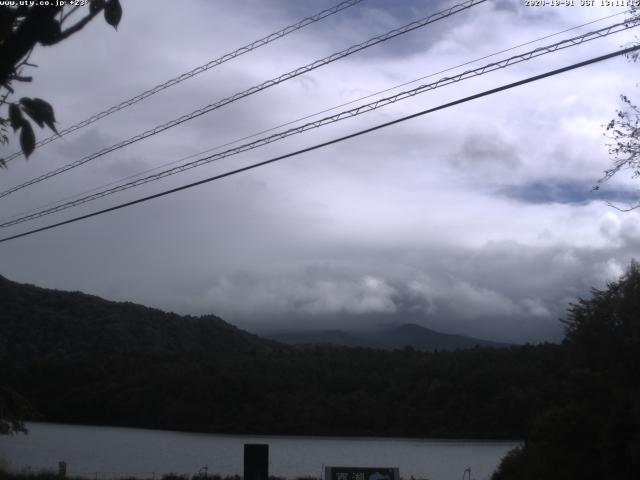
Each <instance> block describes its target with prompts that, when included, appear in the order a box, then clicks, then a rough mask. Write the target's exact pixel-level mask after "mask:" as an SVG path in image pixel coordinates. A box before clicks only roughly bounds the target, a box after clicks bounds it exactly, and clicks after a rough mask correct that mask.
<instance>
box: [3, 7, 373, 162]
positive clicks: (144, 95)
mask: <svg viewBox="0 0 640 480" xmlns="http://www.w3.org/2000/svg"><path fill="white" fill-rule="evenodd" d="M363 1H364V0H347V1H345V2H342V3H339V4H337V5H335V6H333V7H331V8H328V9H326V10H323V11H321V12H319V13H317V14H315V15H313V16H311V17H307V18H304V19H302V20H300V21H299V22H297V23H294V24H293V25H289V26H287V27H285V28H283V29H281V30H278V31H277V32H274V33H271V34H269V35H267V36H266V37H263V38H261V39H259V40H255V41H253V42H251V43H248V44H247V45H245V46H243V47H240V48H238V49H236V50H234V51H233V52H230V53H227V54H225V55H223V56H221V57H219V58H216V59H215V60H211V61H209V62H207V63H205V64H204V65H200V66H199V67H196V68H194V69H192V70H190V71H188V72H186V73H183V74H182V75H178V76H177V77H174V78H171V79H169V80H167V81H166V82H163V83H161V84H159V85H156V86H155V87H153V88H150V89H149V90H145V91H144V92H142V93H140V94H138V95H136V96H135V97H131V98H130V99H128V100H124V101H123V102H121V103H119V104H118V105H115V106H112V107H110V108H108V109H106V110H103V111H102V112H99V113H96V114H95V115H93V116H91V117H89V118H87V119H85V120H82V121H81V122H78V123H76V124H75V125H72V126H70V127H68V128H65V129H64V130H61V131H60V132H59V135H51V136H50V137H47V138H44V139H42V140H40V141H39V142H37V143H36V146H37V147H41V146H43V145H46V144H47V143H50V142H52V141H54V140H55V139H57V138H59V137H62V136H64V135H67V134H69V133H71V132H75V131H76V130H79V129H81V128H83V127H86V126H87V125H91V124H92V123H94V122H97V121H98V120H100V119H102V118H104V117H107V116H109V115H111V114H112V113H115V112H117V111H119V110H122V109H124V108H127V107H130V106H131V105H134V104H136V103H138V102H140V101H142V100H144V99H145V98H148V97H150V96H151V95H155V94H156V93H158V92H161V91H162V90H165V89H167V88H169V87H173V86H174V85H177V84H179V83H181V82H184V81H185V80H188V79H189V78H192V77H195V76H196V75H199V74H201V73H203V72H206V71H207V70H210V69H212V68H213V67H217V66H218V65H222V64H223V63H225V62H228V61H229V60H233V59H234V58H237V57H239V56H240V55H244V54H245V53H249V52H251V51H253V50H256V49H257V48H260V47H263V46H265V45H267V44H269V43H271V42H274V41H276V40H279V39H280V38H283V37H285V36H287V35H289V34H290V33H293V32H295V31H297V30H300V29H302V28H304V27H306V26H308V25H311V24H313V23H316V22H319V21H320V20H322V19H324V18H326V17H329V16H331V15H334V14H336V13H338V12H340V11H342V10H345V9H347V8H349V7H352V6H354V5H356V4H358V3H361V2H363ZM21 155H22V151H18V152H14V153H12V154H11V155H9V156H8V157H7V158H5V159H4V161H5V163H6V162H9V161H11V160H13V159H15V158H18V157H20V156H21Z"/></svg>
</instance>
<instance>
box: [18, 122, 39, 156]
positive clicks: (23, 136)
mask: <svg viewBox="0 0 640 480" xmlns="http://www.w3.org/2000/svg"><path fill="white" fill-rule="evenodd" d="M20 147H21V148H22V153H24V156H25V158H29V155H31V154H32V153H33V151H34V150H35V149H36V136H35V134H34V133H33V128H32V127H31V124H30V123H29V122H28V121H26V120H23V122H22V130H21V131H20Z"/></svg>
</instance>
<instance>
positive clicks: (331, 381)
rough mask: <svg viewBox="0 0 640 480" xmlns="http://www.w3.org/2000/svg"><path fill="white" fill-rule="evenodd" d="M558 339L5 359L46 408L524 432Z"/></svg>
mask: <svg viewBox="0 0 640 480" xmlns="http://www.w3.org/2000/svg"><path fill="white" fill-rule="evenodd" d="M562 357H563V354H562V351H561V349H560V347H559V346H558V345H541V346H537V347H531V346H530V347H513V348H511V349H488V348H477V349H470V350H461V351H457V352H435V353H424V352H417V351H414V350H412V349H405V350H396V351H393V352H389V351H380V350H373V349H359V348H331V347H311V348H306V349H299V350H293V349H285V350H273V351H271V352H269V353H255V354H247V353H242V354H206V353H197V354H173V355H169V354H146V353H141V354H110V355H98V354H88V353H85V354H76V355H61V354H56V353H53V354H51V355H49V356H47V357H43V358H38V359H32V360H28V361H26V360H12V358H6V359H2V360H3V362H4V364H5V365H6V366H7V368H6V369H4V371H3V373H0V381H3V382H6V383H8V384H11V385H13V386H14V387H15V388H16V389H17V390H18V391H20V392H22V393H23V394H24V395H25V396H27V397H28V398H29V399H31V401H32V402H33V403H34V405H35V407H36V409H37V410H38V411H40V412H41V414H42V415H43V417H42V418H43V419H45V420H52V421H54V420H55V421H66V422H75V423H89V424H115V425H130V426H144V427H152V428H167V429H177V430H195V431H209V432H227V433H271V434H318V435H323V434H327V435H392V436H420V437H468V438H483V437H484V438H521V437H522V435H523V434H524V432H525V431H526V428H527V425H528V423H529V421H530V420H531V419H532V418H533V417H534V416H535V415H536V414H537V412H539V411H541V410H542V409H544V408H546V407H548V406H549V405H551V404H553V403H554V401H555V397H556V395H557V393H556V390H557V387H556V386H557V384H558V383H561V382H562V379H561V378H559V377H558V375H557V372H558V371H560V370H561V368H559V365H560V364H561V363H562V362H563V358H562Z"/></svg>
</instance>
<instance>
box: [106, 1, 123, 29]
mask: <svg viewBox="0 0 640 480" xmlns="http://www.w3.org/2000/svg"><path fill="white" fill-rule="evenodd" d="M104 19H105V20H106V22H107V23H108V24H109V25H111V26H112V27H113V28H115V29H116V30H117V29H118V24H119V23H120V20H121V19H122V6H120V0H108V1H107V3H106V5H105V7H104Z"/></svg>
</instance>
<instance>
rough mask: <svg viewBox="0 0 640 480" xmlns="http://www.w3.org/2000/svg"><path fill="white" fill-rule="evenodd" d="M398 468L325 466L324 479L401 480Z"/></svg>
mask: <svg viewBox="0 0 640 480" xmlns="http://www.w3.org/2000/svg"><path fill="white" fill-rule="evenodd" d="M399 479H400V473H399V471H398V469H397V468H389V467H379V468H373V467H325V468H324V480H399Z"/></svg>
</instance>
